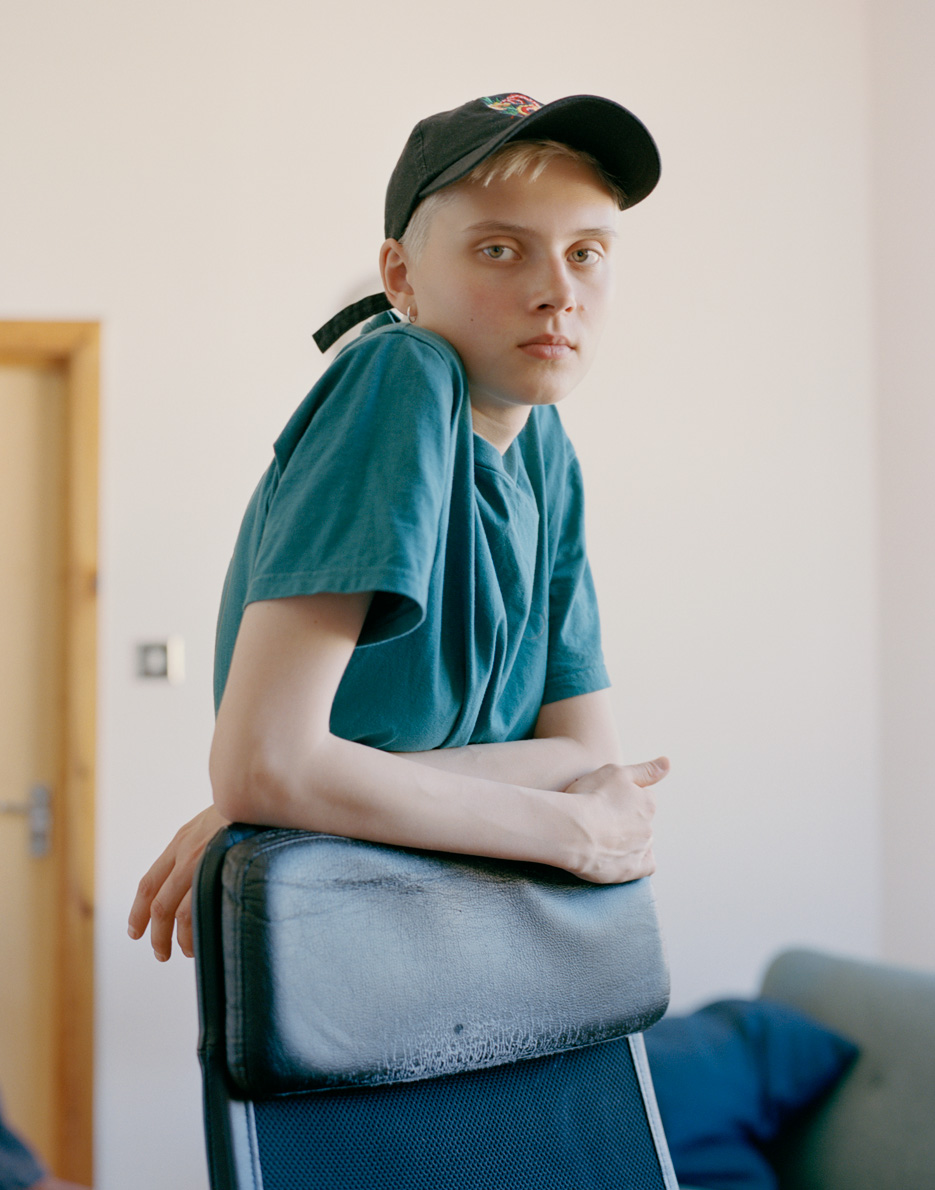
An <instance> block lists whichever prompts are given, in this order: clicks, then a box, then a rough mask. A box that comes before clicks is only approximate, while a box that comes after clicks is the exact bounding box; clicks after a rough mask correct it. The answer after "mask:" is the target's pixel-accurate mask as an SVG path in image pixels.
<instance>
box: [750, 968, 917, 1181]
mask: <svg viewBox="0 0 935 1190" xmlns="http://www.w3.org/2000/svg"><path fill="white" fill-rule="evenodd" d="M761 995H762V996H764V997H768V998H769V999H772V1000H779V1001H781V1002H783V1003H785V1004H789V1005H792V1006H793V1007H794V1008H798V1009H799V1010H800V1011H802V1012H805V1013H808V1014H809V1015H810V1016H812V1017H814V1018H815V1019H816V1020H819V1021H821V1022H822V1023H823V1024H825V1025H827V1026H828V1027H829V1028H831V1029H833V1030H835V1031H836V1032H839V1033H843V1034H845V1035H846V1036H848V1037H850V1038H851V1039H852V1040H853V1041H855V1042H857V1044H858V1045H859V1046H860V1056H859V1057H858V1059H857V1061H856V1063H855V1064H854V1066H853V1067H852V1068H851V1069H850V1070H849V1071H848V1073H847V1074H846V1075H845V1076H844V1078H843V1080H842V1081H841V1083H840V1084H839V1085H838V1086H837V1087H836V1088H835V1090H834V1091H833V1092H832V1093H831V1095H830V1096H829V1097H828V1098H827V1099H826V1100H825V1101H824V1102H823V1103H822V1104H821V1105H820V1106H819V1107H818V1108H817V1109H816V1110H815V1111H813V1112H812V1113H811V1114H810V1115H809V1116H807V1117H806V1118H805V1120H803V1122H802V1124H801V1126H800V1127H799V1128H798V1129H797V1131H796V1132H795V1133H794V1135H792V1136H790V1137H788V1138H787V1139H786V1140H785V1142H784V1145H783V1149H782V1151H781V1152H780V1154H779V1169H780V1183H781V1186H782V1190H935V974H929V973H926V972H921V971H910V970H906V969H903V968H900V967H893V966H888V965H885V964H882V963H871V962H861V961H857V960H854V959H846V958H839V957H836V956H833V955H829V954H823V953H818V952H815V951H808V950H790V951H786V952H784V953H782V954H780V955H779V956H778V957H777V958H776V959H775V960H774V961H773V962H772V964H771V965H770V967H769V970H768V971H767V973H766V976H765V978H764V980H763V987H762V989H761Z"/></svg>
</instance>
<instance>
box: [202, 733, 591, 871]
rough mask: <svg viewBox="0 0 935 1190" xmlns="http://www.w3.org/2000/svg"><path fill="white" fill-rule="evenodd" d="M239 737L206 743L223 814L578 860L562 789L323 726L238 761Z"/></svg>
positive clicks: (578, 845)
mask: <svg viewBox="0 0 935 1190" xmlns="http://www.w3.org/2000/svg"><path fill="white" fill-rule="evenodd" d="M525 742H527V743H546V742H547V741H525ZM228 744H231V745H233V746H232V747H231V749H230V750H228V747H227V745H228ZM244 744H246V745H247V748H249V742H247V741H238V742H237V743H236V744H234V742H233V741H224V740H223V738H222V739H221V740H217V739H216V741H215V747H214V749H213V752H212V784H213V786H214V792H215V802H216V804H217V806H218V809H219V810H220V811H221V813H222V814H224V815H225V816H226V817H228V818H231V819H237V820H239V821H246V822H256V823H262V824H263V825H266V826H282V827H292V828H299V829H305V830H317V831H325V832H329V833H334V834H340V835H346V836H349V837H351V838H359V839H369V840H371V841H373V842H380V843H389V844H394V845H396V846H408V847H419V848H425V849H427V850H432V851H452V852H457V853H460V854H466V855H487V856H492V857H496V858H501V859H518V860H527V861H532V862H537V863H545V864H550V865H552V866H556V867H562V868H568V869H570V870H576V869H577V868H580V866H581V864H582V862H583V861H582V854H583V850H584V845H585V841H584V839H583V838H581V837H579V835H580V832H579V830H578V829H577V828H576V825H575V822H574V818H573V815H572V813H571V812H570V811H571V807H570V804H569V801H570V799H569V798H568V795H565V794H561V793H556V792H553V791H548V790H545V789H536V788H531V787H529V786H526V785H523V784H521V783H513V782H509V781H493V780H490V779H488V778H486V777H483V776H479V775H471V774H466V773H464V772H459V771H455V770H445V769H442V768H439V767H435V766H429V765H428V764H426V763H420V762H418V761H414V759H413V758H407V757H403V756H394V755H392V754H391V753H387V752H381V751H379V750H378V749H374V748H368V747H365V746H363V745H361V744H355V743H352V742H350V741H348V740H343V739H340V738H338V737H336V736H331V735H328V736H326V737H324V738H323V739H321V740H319V741H317V742H315V743H313V744H311V745H309V746H308V747H307V749H305V750H303V752H302V753H297V752H296V751H290V755H289V756H288V757H285V756H282V757H279V758H278V759H275V760H274V759H270V758H268V760H267V762H266V763H257V762H256V761H255V760H254V761H253V762H252V763H251V762H250V761H248V760H247V750H246V749H245V748H244ZM459 751H461V750H459ZM523 751H529V750H528V749H524V750H523ZM544 751H545V750H543V752H544ZM238 753H239V755H238ZM571 779H572V780H573V779H574V778H571Z"/></svg>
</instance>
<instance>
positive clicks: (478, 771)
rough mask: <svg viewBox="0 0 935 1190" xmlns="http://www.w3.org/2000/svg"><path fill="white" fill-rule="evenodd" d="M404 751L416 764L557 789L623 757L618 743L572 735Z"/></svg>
mask: <svg viewBox="0 0 935 1190" xmlns="http://www.w3.org/2000/svg"><path fill="white" fill-rule="evenodd" d="M403 755H405V757H406V759H407V760H410V761H413V762H414V763H416V764H421V765H425V766H426V767H427V768H432V769H436V770H441V771H443V772H449V773H460V774H462V775H464V776H467V777H475V778H483V779H486V780H490V781H499V782H506V783H507V784H516V785H524V786H531V787H532V788H534V789H549V790H554V791H560V790H563V789H567V788H568V786H569V785H570V784H571V783H572V781H577V779H578V778H579V777H583V776H584V774H585V773H590V772H593V771H594V769H597V768H600V766H601V765H602V764H609V763H615V762H617V761H618V759H619V757H618V749H616V748H615V747H612V746H608V747H607V748H606V749H591V748H588V747H587V746H586V745H584V744H583V743H581V741H579V740H576V739H574V738H572V737H571V736H551V737H549V738H547V739H533V740H510V741H508V742H506V743H502V744H469V745H467V747H464V748H436V749H435V750H434V751H432V752H407V753H404V754H403Z"/></svg>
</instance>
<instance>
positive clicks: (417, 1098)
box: [195, 826, 677, 1190]
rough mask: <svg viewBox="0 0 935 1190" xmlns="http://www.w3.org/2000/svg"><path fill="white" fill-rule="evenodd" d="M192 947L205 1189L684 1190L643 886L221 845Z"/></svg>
mask: <svg viewBox="0 0 935 1190" xmlns="http://www.w3.org/2000/svg"><path fill="white" fill-rule="evenodd" d="M621 921H622V922H623V923H624V925H623V927H622V928H621V925H620V923H621ZM195 942H196V964H197V968H196V969H197V977H198V991H199V1012H200V1020H201V1036H200V1040H199V1057H200V1060H201V1064H202V1071H203V1077H204V1103H205V1130H206V1138H207V1147H208V1166H209V1171H210V1177H211V1186H212V1190H245V1188H247V1187H249V1188H250V1190H338V1188H340V1190H397V1188H398V1190H677V1188H676V1183H675V1179H674V1176H673V1174H672V1170H671V1164H670V1162H669V1158H668V1152H667V1150H666V1146H665V1140H664V1137H663V1135H662V1130H661V1126H660V1124H659V1121H658V1115H657V1113H656V1109H655V1100H654V1097H653V1094H652V1086H651V1082H650V1079H649V1072H648V1067H647V1065H646V1059H645V1053H644V1050H643V1045H642V1038H641V1037H640V1036H639V1034H638V1031H639V1030H642V1029H644V1028H646V1027H648V1026H649V1025H650V1024H652V1023H653V1021H655V1020H656V1019H658V1017H659V1016H661V1015H662V1013H663V1011H664V1010H665V1006H666V1002H667V997H668V982H667V974H666V968H665V963H664V959H663V955H662V950H661V944H660V941H659V934H658V927H657V923H656V916H655V908H654V904H653V900H652V892H651V888H650V885H649V882H648V881H637V882H634V883H633V884H630V885H615V886H593V885H586V884H583V883H582V882H580V881H577V880H575V879H574V878H573V877H570V876H567V875H566V874H564V873H560V872H556V871H555V870H553V869H548V868H540V867H537V866H533V865H521V864H504V863H499V862H493V861H485V860H471V859H466V858H465V857H461V856H439V855H433V854H430V853H423V852H413V851H408V850H404V849H397V848H388V847H380V846H378V845H376V844H367V843H359V842H356V841H352V840H347V839H340V838H336V837H334V836H327V835H316V834H311V833H308V832H299V831H265V830H262V831H261V830H256V829H254V828H248V827H237V826H235V827H230V828H228V829H227V830H225V831H222V832H220V833H219V835H218V836H217V837H216V838H215V840H214V841H213V842H212V844H211V845H210V846H209V848H208V849H207V851H206V853H205V856H204V857H203V859H202V863H201V865H200V868H199V872H198V875H197V878H196V890H195Z"/></svg>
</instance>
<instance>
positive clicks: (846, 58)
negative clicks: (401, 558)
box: [0, 0, 930, 1190]
mask: <svg viewBox="0 0 935 1190" xmlns="http://www.w3.org/2000/svg"><path fill="white" fill-rule="evenodd" d="M909 7H910V6H909V5H907V4H904V5H903V8H905V9H906V11H907V13H908V11H909ZM574 14H575V18H574V23H572V22H571V20H570V18H569V9H568V6H567V5H565V4H560V3H558V0H542V3H540V4H539V5H537V6H536V7H535V9H534V11H533V10H530V9H529V7H528V6H516V5H514V6H504V5H502V4H500V3H495V2H494V0H479V3H476V4H474V5H473V6H471V7H470V8H469V9H468V8H464V7H455V6H442V5H438V4H436V3H429V2H428V0H410V2H409V3H407V4H405V5H397V6H387V5H385V4H377V3H376V0H362V3H360V4H357V5H354V6H349V7H347V8H345V9H340V10H339V8H338V6H336V5H335V6H332V7H331V8H330V10H328V11H327V12H323V11H322V9H321V7H320V6H313V5H309V4H306V3H299V2H298V0H294V2H291V0H274V3H271V4H262V5H261V4H259V3H256V2H249V3H248V2H246V0H227V2H226V3H224V4H221V3H220V2H218V0H201V2H198V3H194V4H192V3H190V2H184V3H183V2H182V0H164V3H162V4H161V5H159V6H158V7H156V8H145V7H143V6H138V5H127V4H121V3H119V2H117V0H86V2H85V3H84V4H81V5H74V4H65V3H59V2H56V0H33V3H32V4H30V5H29V6H25V5H22V6H17V7H16V8H15V9H14V7H13V6H11V5H7V6H5V8H4V10H3V12H2V15H0V113H3V114H2V116H0V119H2V120H3V121H4V127H3V129H2V132H3V136H2V143H3V146H4V147H3V153H2V155H0V171H2V176H0V195H2V196H3V198H2V202H3V219H2V220H0V317H36V318H53V317H63V318H67V317H76V318H100V319H102V321H103V323H104V334H105V340H104V402H105V407H104V421H103V426H104V429H103V462H104V470H103V489H102V528H103V538H102V549H103V556H102V607H101V612H102V619H101V720H100V785H99V806H100V811H99V822H98V840H99V852H98V854H99V859H98V891H99V911H98V957H97V962H98V986H99V991H100V1004H99V1020H98V1167H99V1176H98V1186H99V1190H118V1188H122V1187H125V1186H129V1185H133V1186H135V1187H137V1188H139V1190H146V1188H147V1187H152V1190H157V1187H158V1188H159V1190H161V1188H162V1187H165V1186H168V1185H171V1186H173V1187H178V1188H179V1190H199V1188H201V1187H203V1186H204V1181H205V1178H204V1172H203V1156H202V1141H201V1134H200V1116H199V1112H200V1107H199V1101H198V1072H197V1068H196V1065H195V1061H194V1043H195V1032H196V1022H195V1008H194V992H193V977H192V972H191V966H190V965H189V964H188V963H187V962H182V961H179V960H173V962H172V963H170V964H168V965H167V966H162V967H160V966H157V965H156V964H155V963H154V962H153V960H152V958H151V957H150V955H149V954H148V952H147V950H146V949H145V948H144V947H143V946H142V945H139V944H136V945H134V944H131V943H130V942H129V941H128V940H127V939H126V936H125V919H126V912H127V909H128V906H129V902H130V900H131V897H132V894H133V890H134V887H135V884H136V881H137V879H138V877H139V875H140V874H141V872H142V871H143V869H144V868H145V867H146V866H147V865H148V864H149V862H150V861H151V859H152V858H153V857H154V855H155V853H156V852H157V851H158V849H159V848H161V846H162V845H163V843H164V842H165V841H166V840H167V839H168V837H169V836H170V835H171V833H172V832H173V831H174V830H175V828H176V826H177V825H178V824H179V823H180V822H181V821H182V820H183V819H185V818H187V817H189V816H190V815H191V814H192V813H194V811H195V810H197V809H198V808H199V807H200V806H201V805H202V804H204V803H205V802H206V800H207V797H208V786H207V780H206V776H205V758H206V754H207V747H208V741H209V738H210V731H211V721H212V711H211V694H210V688H211V681H210V672H211V656H212V645H213V622H214V614H215V608H216V601H217V596H218V592H219V588H220V584H221V581H222V578H223V573H224V568H225V565H226V561H227V557H228V554H229V550H230V546H231V543H232V539H233V535H234V532H235V530H236V526H237V523H238V520H239V516H240V513H241V511H242V508H243V505H244V503H245V501H246V499H247V497H248V495H249V493H250V490H251V489H252V486H253V484H254V482H255V480H256V478H257V476H258V474H259V472H260V470H261V469H262V467H263V466H265V464H266V462H267V459H268V455H269V444H270V442H271V440H272V438H273V437H274V436H275V434H276V432H277V431H278V429H279V427H280V425H281V423H282V422H283V421H284V419H285V417H286V416H287V415H288V413H289V411H290V410H291V408H292V406H293V405H294V403H295V402H296V401H297V399H298V398H299V397H300V396H301V395H302V394H303V393H304V392H305V390H306V389H307V388H308V387H309V386H310V384H311V383H312V382H313V381H314V379H315V377H316V375H317V374H318V371H319V370H320V367H321V364H320V362H319V360H318V359H317V353H316V351H315V349H314V346H313V344H312V343H311V339H310V332H311V330H312V329H314V328H315V327H316V326H317V325H319V323H320V322H322V321H323V320H324V319H325V318H326V317H327V316H328V315H329V314H330V313H332V312H333V311H334V310H335V309H336V308H338V307H339V306H340V305H341V304H343V301H344V299H345V296H346V295H347V294H348V293H349V292H350V291H351V290H354V289H356V288H358V287H359V286H360V285H361V284H363V283H364V282H365V280H366V278H367V276H368V275H373V273H374V270H373V260H374V256H375V251H376V248H377V246H378V243H379V240H380V230H381V226H382V190H383V187H384V185H385V181H386V178H387V176H388V174H389V172H390V169H391V168H392V164H393V162H394V160H395V158H396V155H397V154H398V152H399V149H400V148H401V145H402V143H403V140H404V138H405V136H406V135H407V133H408V131H409V129H410V127H411V125H412V124H413V123H414V122H415V121H416V120H417V119H418V118H419V117H421V116H422V115H425V114H427V113H428V112H430V111H435V110H440V109H442V108H444V107H448V106H452V105H455V104H457V103H460V102H463V101H464V100H465V99H467V98H469V97H473V96H475V95H477V94H479V93H481V92H482V91H489V90H494V91H499V90H504V89H509V88H517V89H520V90H524V91H527V92H528V93H530V94H532V95H535V96H537V97H539V98H542V99H552V98H557V97H558V96H560V95H563V94H569V93H573V92H575V91H593V92H597V93H602V94H607V95H612V96H614V97H617V98H619V99H620V100H622V101H623V102H624V103H626V104H628V105H630V106H632V107H633V108H634V110H635V111H636V112H637V113H638V114H640V115H641V116H642V117H643V118H644V119H645V120H646V121H647V122H648V124H649V125H650V127H651V128H652V129H653V130H654V132H655V133H656V135H657V137H658V140H659V143H660V146H661V150H662V154H663V159H664V175H663V182H662V184H661V185H660V188H659V190H658V192H657V194H656V195H654V196H653V198H652V199H651V200H650V201H649V202H647V203H646V204H645V205H644V206H643V207H640V208H638V209H636V210H634V211H632V212H629V213H628V214H627V215H625V216H624V220H623V223H624V235H623V245H622V246H623V267H622V275H621V282H622V284H621V295H620V299H619V318H618V321H617V322H616V324H615V325H614V326H613V327H612V328H611V330H610V332H609V334H608V338H607V342H606V345H605V348H604V357H603V360H602V362H601V364H600V365H599V368H598V369H597V370H596V371H595V373H594V374H593V375H592V377H591V378H589V380H588V382H587V383H586V385H585V386H584V387H583V388H582V389H581V390H580V391H579V392H578V393H576V394H575V395H574V396H573V397H572V398H570V400H569V402H568V403H567V406H566V409H565V411H564V412H565V414H566V421H567V424H568V425H569V428H570V429H571V432H572V434H573V436H574V438H575V440H576V442H577V444H578V446H579V450H580V453H581V455H582V458H583V461H584V464H585V468H586V472H587V477H588V483H589V494H590V534H591V544H592V556H593V561H594V566H595V571H596V574H597V577H598V582H599V587H600V592H601V597H602V603H603V610H604V619H605V625H606V628H605V632H606V643H607V652H608V660H609V662H610V665H611V669H612V672H613V673H614V674H615V677H616V683H617V684H616V699H617V708H618V712H619V717H620V723H621V728H622V730H623V733H624V736H625V738H626V740H627V742H628V747H629V751H630V753H631V755H632V756H633V757H634V758H635V759H643V758H646V757H649V756H651V755H655V754H657V753H658V752H660V751H667V752H668V753H669V754H670V755H671V757H672V759H673V762H674V771H673V774H672V776H671V777H670V778H669V780H668V781H667V782H666V784H665V785H664V786H663V787H662V788H661V789H660V814H659V831H658V857H659V862H660V872H659V876H658V879H657V889H658V893H659V899H660V906H661V911H662V914H663V918H664V925H665V929H666V935H667V939H668V945H669V951H670V956H671V961H672V971H673V991H674V1002H675V1003H676V1005H685V1004H689V1003H692V1002H695V1001H697V1000H699V999H701V998H703V997H707V996H713V995H715V994H718V993H720V992H724V991H732V992H737V993H741V994H742V993H745V992H749V991H751V990H752V989H753V987H754V985H755V982H756V979H757V977H758V974H759V972H760V969H761V967H762V965H763V964H764V962H765V961H766V959H767V957H768V956H769V955H770V954H771V953H772V952H773V951H775V950H776V949H777V948H778V947H779V946H782V945H785V944H787V943H791V942H809V943H814V944H817V945H824V946H829V947H835V948H837V949H844V950H848V951H851V952H857V953H872V952H874V950H875V949H876V946H877V928H878V917H879V913H880V904H881V898H880V894H879V876H878V867H879V865H878V855H877V838H876V832H877V817H876V815H877V803H876V791H877V767H878V757H877V744H876V740H877V719H876V697H877V672H876V671H877V664H876V619H875V617H876V614H877V590H876V570H875V566H876V557H875V540H876V539H875V532H876V511H875V469H874V467H875V464H874V442H875V439H874V403H873V399H874V390H873V376H874V371H873V363H874V361H873V352H872V343H873V325H872V321H871V316H872V309H871V268H870V257H871V248H870V228H871V210H870V189H869V177H870V172H871V159H870V145H869V135H868V129H869V123H868V103H869V95H870V91H869V70H868V62H867V55H868V45H869V38H868V27H867V22H866V13H865V9H864V6H863V5H862V4H856V5H855V4H854V3H853V2H852V0H791V2H790V0H782V2H780V0H755V2H752V3H751V0H708V2H707V3H705V4H703V5H700V4H698V3H696V0H622V2H621V0H585V3H583V4H581V5H578V6H576V7H575V9H574ZM881 69H883V70H884V73H885V72H886V70H888V69H889V67H888V65H887V64H886V63H883V66H882V67H881ZM920 77H921V76H920ZM900 101H901V100H900V98H899V97H898V96H897V97H895V98H894V100H893V102H894V103H895V104H896V105H897V107H898V104H899V102H900ZM920 283H921V282H920ZM929 293H930V291H929ZM894 515H895V514H894ZM169 632H177V633H181V634H182V635H183V636H184V637H185V639H186V642H187V647H188V675H189V676H188V681H187V683H186V684H185V685H184V686H181V687H177V688H168V687H163V686H159V685H153V684H144V683H140V682H138V681H136V680H135V679H134V677H133V674H132V649H133V644H134V642H135V641H137V640H140V639H146V638H150V637H153V636H155V637H158V636H161V635H164V634H166V633H169ZM167 1135H168V1136H170V1137H171V1141H170V1143H169V1144H168V1145H167V1144H166V1136H167Z"/></svg>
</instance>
